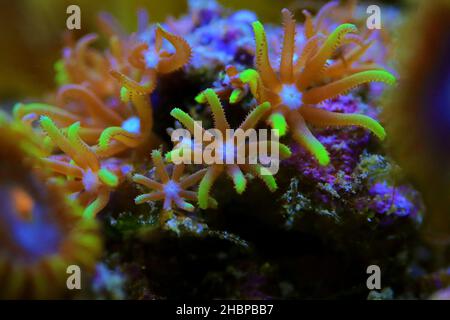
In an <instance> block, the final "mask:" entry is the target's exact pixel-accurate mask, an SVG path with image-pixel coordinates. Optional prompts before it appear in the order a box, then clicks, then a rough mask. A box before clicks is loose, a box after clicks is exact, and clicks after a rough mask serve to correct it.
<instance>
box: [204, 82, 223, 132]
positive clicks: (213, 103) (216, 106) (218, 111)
mask: <svg viewBox="0 0 450 320" xmlns="http://www.w3.org/2000/svg"><path fill="white" fill-rule="evenodd" d="M203 94H204V95H205V97H206V100H207V101H208V104H209V106H210V107H211V111H212V113H213V117H214V124H215V127H216V129H219V130H220V131H221V132H222V133H225V131H226V129H230V125H229V124H228V122H227V119H226V117H225V112H224V109H223V107H222V104H221V103H220V100H219V98H218V97H217V95H216V94H215V93H214V91H213V90H212V89H206V90H205V91H204V92H203Z"/></svg>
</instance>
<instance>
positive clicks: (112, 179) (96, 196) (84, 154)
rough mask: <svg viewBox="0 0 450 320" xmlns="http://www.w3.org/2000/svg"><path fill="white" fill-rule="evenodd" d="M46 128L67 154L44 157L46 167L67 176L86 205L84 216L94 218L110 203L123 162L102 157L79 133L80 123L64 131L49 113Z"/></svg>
mask: <svg viewBox="0 0 450 320" xmlns="http://www.w3.org/2000/svg"><path fill="white" fill-rule="evenodd" d="M40 123H41V126H42V128H43V130H44V131H45V132H46V133H47V135H48V137H49V138H50V139H51V140H52V141H53V142H54V143H55V145H56V146H57V147H58V148H59V149H60V150H61V151H62V152H64V155H52V156H49V157H45V158H42V160H41V162H42V165H43V166H44V168H49V169H50V170H51V171H52V172H54V173H55V174H57V175H62V176H64V177H65V178H66V179H65V180H66V181H65V182H66V186H67V188H68V189H69V190H70V191H71V192H73V193H74V196H75V198H77V199H78V200H79V201H80V203H81V204H82V205H83V206H85V210H84V212H83V215H84V217H86V218H93V217H95V216H96V215H97V213H98V212H100V211H101V210H102V209H103V208H104V207H105V206H106V205H107V203H108V201H109V197H110V194H111V191H112V190H113V189H114V188H116V187H117V186H118V185H119V183H120V181H121V179H122V178H123V171H122V168H121V166H120V165H118V164H116V163H113V162H108V161H101V160H100V158H99V156H98V154H97V152H96V150H95V149H94V148H92V147H90V146H88V145H87V144H86V143H85V142H84V141H83V140H82V139H81V138H80V136H79V130H80V124H79V122H76V123H74V124H72V125H71V126H70V127H69V128H68V130H67V135H65V134H64V133H63V132H62V131H61V130H60V129H59V128H58V127H57V126H56V125H55V124H54V122H53V121H52V120H51V119H50V118H49V117H46V116H42V117H41V120H40Z"/></svg>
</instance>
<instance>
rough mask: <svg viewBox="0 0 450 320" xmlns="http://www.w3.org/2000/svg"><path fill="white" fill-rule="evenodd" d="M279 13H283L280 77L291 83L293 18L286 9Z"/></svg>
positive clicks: (293, 43) (293, 45) (293, 44)
mask: <svg viewBox="0 0 450 320" xmlns="http://www.w3.org/2000/svg"><path fill="white" fill-rule="evenodd" d="M281 13H282V15H283V25H284V40H283V49H282V52H281V62H280V78H281V81H282V82H284V83H286V82H287V83H292V82H293V81H294V79H293V68H292V60H293V58H294V49H295V20H294V19H293V17H292V13H291V12H290V11H289V10H288V9H283V10H282V11H281Z"/></svg>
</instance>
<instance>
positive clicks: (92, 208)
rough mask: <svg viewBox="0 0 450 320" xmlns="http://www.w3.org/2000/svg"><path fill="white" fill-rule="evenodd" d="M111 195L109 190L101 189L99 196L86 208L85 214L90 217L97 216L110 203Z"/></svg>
mask: <svg viewBox="0 0 450 320" xmlns="http://www.w3.org/2000/svg"><path fill="white" fill-rule="evenodd" d="M109 196H110V191H109V190H107V189H103V190H101V191H100V193H99V195H98V196H97V198H96V199H95V200H94V201H92V202H91V203H90V204H89V206H88V207H87V208H86V209H85V210H84V213H83V216H84V217H85V218H88V219H91V218H95V216H96V215H97V214H98V213H99V212H100V211H101V210H102V209H103V208H104V207H106V205H107V204H108V201H109Z"/></svg>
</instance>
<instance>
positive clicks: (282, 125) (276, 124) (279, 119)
mask: <svg viewBox="0 0 450 320" xmlns="http://www.w3.org/2000/svg"><path fill="white" fill-rule="evenodd" d="M269 122H270V124H271V125H272V128H273V129H275V130H278V136H279V137H283V136H284V135H285V134H286V132H287V122H286V118H285V117H284V116H283V115H282V114H281V113H272V114H271V115H270V117H269Z"/></svg>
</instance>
